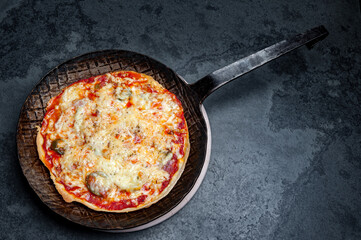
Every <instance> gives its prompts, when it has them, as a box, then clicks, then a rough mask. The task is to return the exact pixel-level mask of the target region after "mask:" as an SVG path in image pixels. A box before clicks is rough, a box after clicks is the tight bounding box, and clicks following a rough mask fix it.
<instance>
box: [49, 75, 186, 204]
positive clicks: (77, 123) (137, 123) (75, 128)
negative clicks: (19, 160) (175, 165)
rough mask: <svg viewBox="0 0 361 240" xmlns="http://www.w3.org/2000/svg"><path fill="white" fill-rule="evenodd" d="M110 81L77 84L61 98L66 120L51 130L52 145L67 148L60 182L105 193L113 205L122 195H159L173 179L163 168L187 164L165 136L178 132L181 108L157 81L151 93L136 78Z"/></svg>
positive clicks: (177, 146) (175, 145)
mask: <svg viewBox="0 0 361 240" xmlns="http://www.w3.org/2000/svg"><path fill="white" fill-rule="evenodd" d="M107 77H108V82H107V83H106V84H102V85H99V84H100V83H99V82H98V81H96V80H95V81H94V83H84V82H80V83H77V84H73V85H71V86H70V87H68V88H66V89H65V90H64V92H63V94H62V96H61V99H60V102H59V107H60V109H61V111H62V114H61V116H60V117H59V119H58V121H57V122H56V123H55V125H54V129H52V128H51V127H49V128H48V129H47V133H49V134H50V135H51V137H50V138H51V139H58V138H60V139H62V140H63V141H64V142H65V147H64V148H65V153H64V155H62V157H61V160H60V164H61V167H62V176H60V177H61V178H62V180H63V181H64V182H65V183H66V184H69V185H71V186H79V187H80V188H82V189H86V188H87V187H88V188H94V189H93V192H95V193H97V194H100V193H99V192H106V193H107V194H106V196H107V198H108V199H109V200H110V199H112V200H115V201H116V200H120V199H121V196H122V194H121V192H122V191H126V192H129V193H130V198H136V197H137V196H140V195H142V194H148V193H150V190H153V192H154V193H153V194H157V193H159V189H160V188H161V186H162V182H163V181H166V180H169V178H170V175H169V173H168V172H166V171H165V170H163V166H165V165H166V164H167V163H168V162H169V161H170V160H171V159H172V158H173V157H174V156H176V157H177V158H178V159H179V160H180V161H179V163H180V164H182V163H183V162H184V161H183V159H182V157H183V156H182V155H181V154H180V153H179V152H180V148H181V147H182V145H181V144H175V143H174V140H175V136H174V135H172V134H165V131H166V130H171V131H173V130H177V127H178V125H179V123H180V122H181V121H182V119H181V118H179V117H177V116H179V115H180V114H178V115H177V113H182V108H181V106H180V105H179V104H178V103H177V102H176V101H174V99H173V98H172V95H171V94H167V92H165V91H164V90H163V88H162V87H161V86H160V85H159V84H158V83H157V82H155V81H150V80H148V81H147V82H146V84H149V86H150V87H151V89H153V90H154V89H155V90H157V91H152V92H150V91H147V90H145V89H144V88H143V87H142V85H141V84H135V83H136V82H135V81H134V79H132V78H119V77H114V75H110V74H108V75H107ZM132 82H134V84H130V83H132ZM97 84H98V85H97ZM129 85H130V86H129ZM90 93H92V94H94V95H95V97H90V95H89V94H90ZM153 104H154V105H153ZM154 106H157V107H154ZM92 173H101V174H93V175H92V177H93V178H94V179H93V182H91V183H89V182H87V181H90V180H87V176H89V174H92ZM144 186H147V187H146V188H144ZM89 190H90V191H92V189H89Z"/></svg>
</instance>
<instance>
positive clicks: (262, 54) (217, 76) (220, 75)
mask: <svg viewBox="0 0 361 240" xmlns="http://www.w3.org/2000/svg"><path fill="white" fill-rule="evenodd" d="M327 35H328V31H327V30H326V28H325V27H324V26H319V27H316V28H313V29H310V30H308V31H306V32H305V33H302V34H298V35H296V36H294V37H292V38H290V39H287V40H283V41H281V42H279V43H276V44H274V45H272V46H270V47H267V48H265V49H263V50H260V51H258V52H256V53H254V54H252V55H249V56H248V57H245V58H242V59H240V60H238V61H236V62H234V63H231V64H230V65H228V66H225V67H223V68H221V69H219V70H217V71H214V72H212V73H210V74H208V75H207V76H205V77H203V78H201V79H200V80H198V81H197V82H195V83H193V84H190V87H191V89H192V90H193V91H194V92H195V93H196V94H197V95H198V97H199V99H200V102H203V100H204V99H205V98H206V97H207V96H208V95H209V94H211V93H212V92H213V91H215V90H217V89H218V88H220V87H221V86H223V85H224V84H226V83H228V82H230V81H232V80H234V79H236V78H238V77H240V76H242V75H244V74H246V73H249V72H250V71H252V70H254V69H256V68H258V67H260V66H262V65H264V64H266V63H268V62H270V61H272V60H274V59H276V58H278V57H280V56H282V55H284V54H286V53H289V52H291V51H293V50H295V49H296V48H299V47H301V46H303V45H306V46H307V47H308V48H311V47H312V46H313V45H314V44H315V43H317V42H318V41H321V40H322V39H324V38H325V37H326V36H327Z"/></svg>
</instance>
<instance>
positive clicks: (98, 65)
mask: <svg viewBox="0 0 361 240" xmlns="http://www.w3.org/2000/svg"><path fill="white" fill-rule="evenodd" d="M327 35H328V32H327V30H326V29H325V28H324V27H323V26H319V27H316V28H314V29H311V30H309V31H307V32H305V33H303V34H299V35H297V36H295V37H293V38H290V39H289V40H284V41H281V42H279V43H277V44H275V45H272V46H270V47H268V48H265V49H263V50H261V51H259V52H257V53H254V54H252V55H250V56H248V57H245V58H243V59H241V60H239V61H237V62H235V63H232V64H230V65H228V66H226V67H224V68H222V69H219V70H217V71H215V72H213V73H211V74H209V75H207V76H205V77H204V78H202V79H200V80H199V81H197V82H196V83H194V84H188V83H187V82H186V81H185V80H184V79H183V78H182V77H180V76H179V75H178V74H176V73H175V72H174V71H173V70H171V69H169V68H168V67H166V66H165V65H163V64H162V63H160V62H158V61H156V60H154V59H152V58H149V57H147V56H145V55H142V54H139V53H135V52H130V51H124V50H105V51H97V52H92V53H87V54H84V55H82V56H79V57H76V58H73V59H71V60H69V61H66V62H64V63H62V64H60V65H59V66H57V67H55V68H54V69H52V70H51V71H50V72H49V73H48V74H46V75H45V77H43V78H42V79H41V80H40V82H39V83H38V84H37V85H36V86H35V88H34V89H33V90H32V92H31V93H30V95H29V96H28V97H27V99H26V101H25V103H24V105H23V107H22V109H21V112H20V117H19V122H18V128H17V136H16V137H17V150H18V158H19V161H20V165H21V167H22V170H23V173H24V175H25V177H26V178H27V180H28V182H29V184H30V186H31V187H32V188H33V189H34V191H35V192H36V194H37V195H38V196H39V197H40V199H41V200H42V201H43V202H44V203H45V204H46V205H47V206H48V207H49V208H50V209H52V210H53V211H54V212H56V213H57V214H59V215H61V216H63V217H65V218H66V219H68V220H70V221H72V222H75V223H78V224H81V225H83V226H87V227H90V228H93V229H98V230H105V231H115V232H121V231H136V230H140V229H144V228H147V227H150V226H153V225H155V224H157V223H159V222H161V221H163V220H165V219H167V218H169V217H170V216H172V215H173V214H175V213H176V212H177V211H178V210H180V209H181V208H182V207H183V206H184V205H185V204H186V203H187V202H188V201H189V200H190V198H191V197H192V196H193V194H194V193H195V191H196V190H197V188H198V187H199V185H200V183H201V181H202V179H203V177H204V175H205V172H206V170H207V166H208V161H209V154H210V127H209V123H208V119H207V115H206V112H205V110H204V108H203V105H202V102H203V100H204V99H205V98H206V97H207V96H208V95H209V94H210V93H212V92H213V91H214V90H216V89H217V88H219V87H220V86H222V85H224V84H226V83H227V82H229V81H231V80H233V79H235V78H237V77H239V76H241V75H244V74H246V73H248V72H250V71H252V70H253V69H255V68H257V67H259V66H261V65H263V64H265V63H267V62H269V61H271V60H273V59H275V58H277V57H279V56H281V55H283V54H285V53H288V52H290V51H292V50H294V49H296V48H298V47H300V46H302V45H307V46H308V47H311V46H312V45H313V44H314V43H316V42H318V41H320V40H321V39H323V38H325V37H326V36H327ZM117 70H131V71H136V72H141V73H145V74H147V75H150V76H152V77H153V78H154V79H155V80H156V81H158V82H159V83H161V84H162V85H163V86H164V87H165V88H167V89H168V90H169V91H171V92H172V93H174V94H175V95H176V96H177V97H178V99H179V100H180V101H181V102H182V105H183V108H184V112H185V118H186V121H187V123H188V127H189V133H190V145H191V150H190V155H189V158H188V161H187V164H186V167H185V170H184V172H183V174H182V177H181V178H180V179H179V181H178V183H177V184H176V185H175V187H174V188H173V190H172V191H171V192H170V193H169V194H168V195H167V196H166V197H165V198H163V199H162V200H161V201H159V202H158V203H156V204H154V205H152V206H151V207H149V208H146V209H141V210H138V211H135V212H130V213H120V214H119V213H105V212H97V211H93V210H91V209H89V208H87V207H85V206H83V205H82V204H79V203H66V202H64V200H63V199H62V197H61V196H60V194H58V192H57V191H56V189H55V187H54V184H53V183H52V181H51V179H50V176H49V172H48V170H47V169H46V167H45V166H44V165H43V164H42V162H41V161H40V160H39V157H38V154H37V150H36V143H35V138H36V133H37V129H36V126H40V125H41V122H42V119H43V116H44V114H45V108H46V103H47V102H48V101H49V99H50V98H52V97H54V96H56V95H57V94H58V93H59V92H60V91H61V89H62V88H64V87H65V86H67V85H69V84H71V83H73V82H75V81H77V80H80V79H84V78H89V77H91V76H95V75H100V74H105V73H107V72H111V71H117Z"/></svg>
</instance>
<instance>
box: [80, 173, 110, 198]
mask: <svg viewBox="0 0 361 240" xmlns="http://www.w3.org/2000/svg"><path fill="white" fill-rule="evenodd" d="M107 178H108V176H107V174H105V173H104V172H101V171H98V172H92V173H90V174H88V176H86V178H85V185H86V187H87V188H88V189H89V191H90V192H91V193H93V194H95V195H97V196H99V197H104V196H105V194H106V190H107V189H106V187H105V181H106V180H107Z"/></svg>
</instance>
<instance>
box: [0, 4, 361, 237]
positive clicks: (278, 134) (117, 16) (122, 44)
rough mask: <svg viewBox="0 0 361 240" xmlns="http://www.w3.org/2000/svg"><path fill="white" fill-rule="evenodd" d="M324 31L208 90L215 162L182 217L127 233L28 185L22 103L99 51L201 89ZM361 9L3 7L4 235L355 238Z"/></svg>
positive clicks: (358, 227)
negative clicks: (255, 55)
mask: <svg viewBox="0 0 361 240" xmlns="http://www.w3.org/2000/svg"><path fill="white" fill-rule="evenodd" d="M320 24H324V25H325V26H326V28H327V29H328V30H329V32H330V35H329V37H328V38H326V39H325V40H324V41H322V42H321V43H320V44H318V45H316V46H315V48H314V49H313V50H311V51H309V50H307V49H306V48H302V49H299V50H297V51H296V52H293V53H291V54H289V55H287V56H284V57H282V58H280V59H278V60H276V61H275V62H273V63H271V64H268V65H266V66H264V67H262V68H260V69H258V70H256V71H255V72H253V73H250V74H249V75H247V76H244V77H243V78H242V79H239V80H238V81H235V82H232V83H230V84H228V85H226V86H224V87H223V88H221V89H220V90H218V91H216V92H215V93H214V94H212V95H211V96H210V97H209V98H208V99H207V100H206V101H205V103H204V104H205V107H206V109H207V112H208V115H209V119H210V122H211V126H212V155H211V161H210V165H209V169H208V173H207V175H206V177H205V180H204V182H203V184H202V185H201V187H200V189H199V190H198V192H197V194H196V195H195V196H194V198H193V199H192V200H191V201H190V202H189V203H188V204H187V205H186V207H185V208H183V209H182V210H181V211H180V212H179V213H177V214H176V215H175V216H173V217H172V218H170V219H169V220H167V221H166V222H164V223H162V224H160V225H157V226H155V227H153V228H150V229H147V230H144V231H141V232H137V233H129V234H109V233H101V232H95V231H91V230H88V229H85V228H83V227H79V226H77V225H75V224H72V223H70V222H68V221H66V220H64V219H62V218H61V217H58V216H57V215H55V214H54V213H52V212H51V211H50V210H48V209H47V208H46V207H45V205H44V204H42V203H41V201H40V200H39V199H38V197H37V196H36V195H35V193H33V191H32V190H31V189H30V187H29V186H28V184H27V181H26V179H25V178H24V177H23V175H22V172H21V169H20V166H19V164H18V160H17V156H16V145H15V132H16V124H17V118H18V114H19V111H20V108H21V105H22V103H23V102H24V100H25V98H26V96H27V94H28V93H29V92H30V91H31V89H32V87H33V86H34V85H35V84H36V82H38V81H39V79H40V78H41V77H42V76H43V75H44V74H46V73H47V72H48V71H49V69H50V68H52V67H54V66H55V65H57V64H58V63H60V62H62V61H64V60H66V59H69V58H71V57H74V56H77V55H79V54H82V53H86V52H89V51H93V50H100V49H109V48H118V49H126V50H131V51H136V52H140V53H143V54H146V55H149V56H151V57H153V58H155V59H157V60H159V61H161V62H163V63H165V64H166V65H168V66H169V67H171V68H173V69H174V70H175V71H176V72H178V73H179V74H180V75H182V76H183V77H184V78H185V79H186V80H187V81H189V82H194V81H195V80H197V79H198V78H200V77H202V76H204V75H205V74H207V73H209V72H211V71H213V70H216V69H217V68H219V67H222V66H224V65H226V64H227V63H231V62H232V61H235V60H237V59H239V58H240V57H242V56H245V55H247V54H250V53H252V52H254V51H256V50H259V49H261V48H263V47H266V46H268V45H270V44H273V43H275V42H277V41H279V40H282V39H283V38H285V37H287V36H290V35H293V34H295V33H298V32H303V31H304V30H306V29H308V28H312V27H314V26H317V25H320ZM360 25H361V13H360V6H359V2H358V1H356V0H353V1H351V0H349V1H318V2H316V1H309V0H306V1H296V0H290V1H287V2H286V1H284V2H282V3H281V2H280V1H247V2H240V1H231V0H229V1H204V2H202V1H193V2H189V1H187V2H184V1H162V2H160V1H155V2H150V1H134V2H133V1H129V2H125V1H73V2H67V3H66V2H65V1H64V2H53V1H43V2H39V1H36V2H34V1H26V2H25V1H24V2H22V1H14V2H13V1H4V0H3V1H1V2H0V36H1V38H0V58H1V64H0V86H1V88H0V104H1V105H0V114H1V118H0V141H1V144H0V156H1V161H0V169H1V170H0V171H1V174H0V189H1V190H0V204H1V205H0V206H1V208H0V226H1V233H0V239H34V238H36V239H99V238H104V239H107V238H109V239H122V238H124V239H360V238H361V201H360V199H361V142H360V139H361V126H360V122H361V119H360V118H361V110H360V104H361V87H360V81H361V67H360V66H361V41H360V38H361V27H360Z"/></svg>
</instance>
